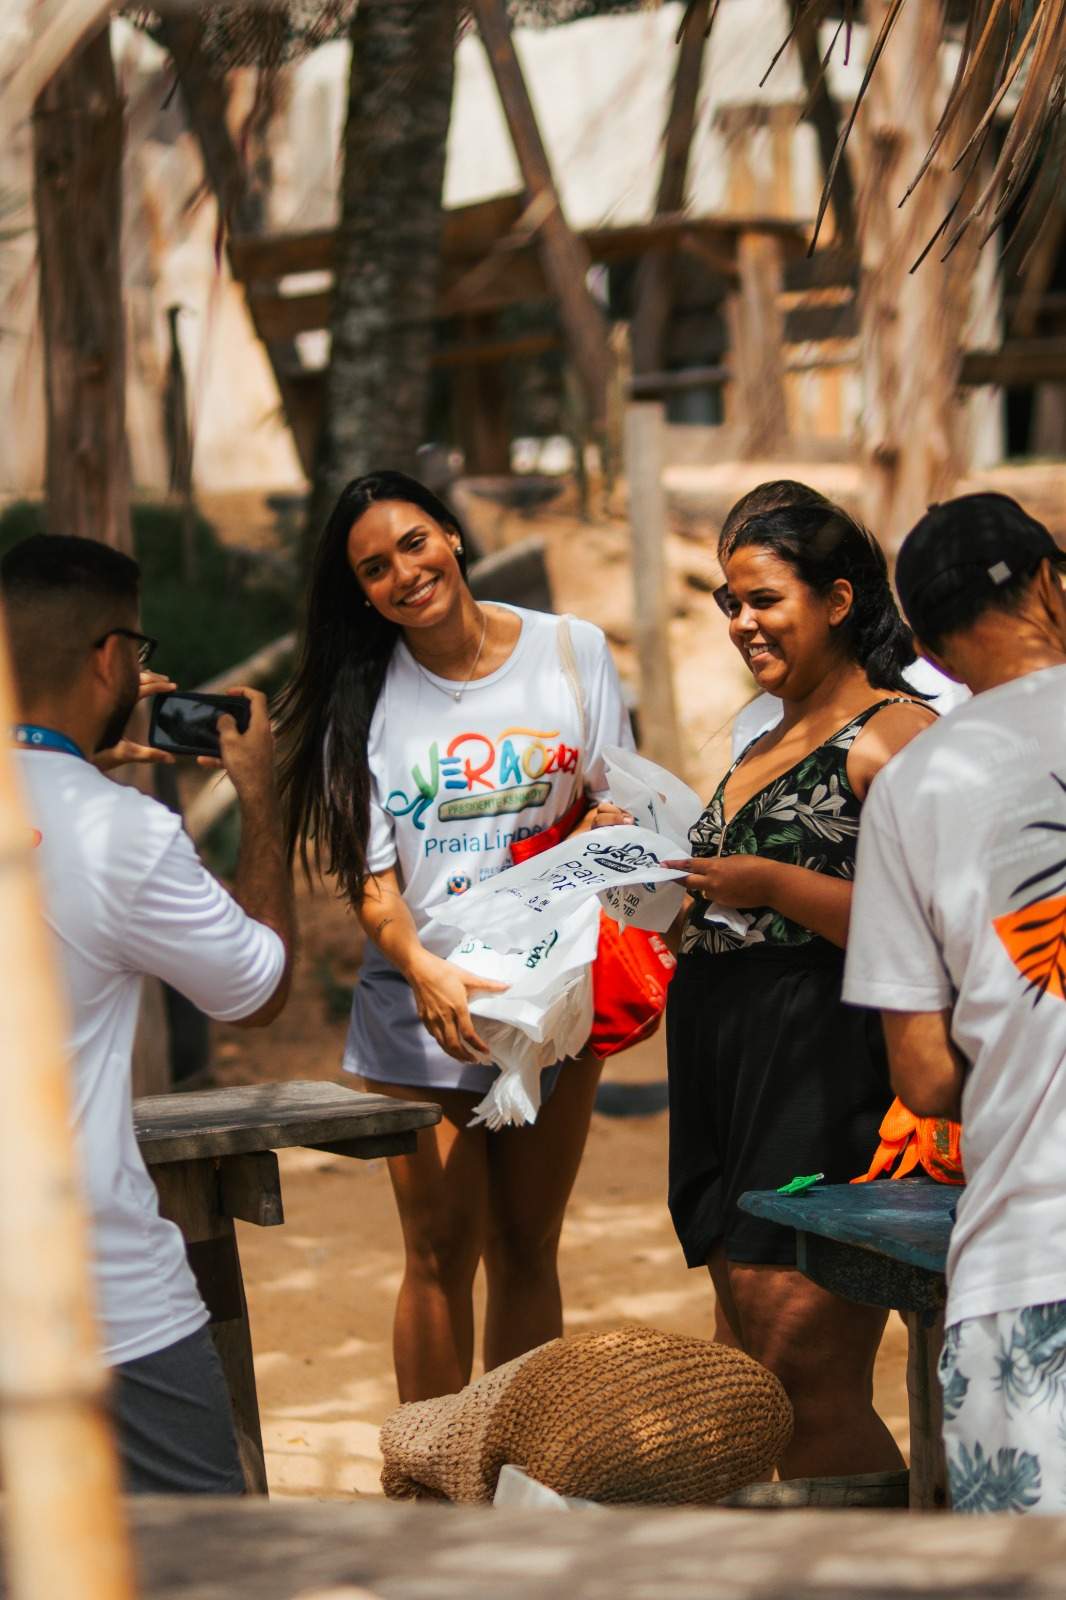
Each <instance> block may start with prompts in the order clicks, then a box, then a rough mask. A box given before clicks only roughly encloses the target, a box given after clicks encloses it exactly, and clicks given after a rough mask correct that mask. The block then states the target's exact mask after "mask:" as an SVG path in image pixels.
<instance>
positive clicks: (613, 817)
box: [574, 800, 636, 833]
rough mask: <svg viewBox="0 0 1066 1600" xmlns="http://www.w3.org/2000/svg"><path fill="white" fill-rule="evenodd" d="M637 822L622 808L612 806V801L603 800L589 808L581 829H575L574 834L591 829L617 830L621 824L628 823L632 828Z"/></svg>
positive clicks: (582, 820)
mask: <svg viewBox="0 0 1066 1600" xmlns="http://www.w3.org/2000/svg"><path fill="white" fill-rule="evenodd" d="M635 821H636V818H634V817H631V816H630V814H629V812H628V811H623V810H622V809H621V807H620V806H616V805H614V804H612V802H611V801H610V800H601V801H600V803H599V804H598V805H595V806H590V807H589V809H588V811H587V812H586V813H585V815H584V817H583V818H582V819H581V826H580V828H575V829H574V832H575V833H584V832H585V831H586V830H587V829H589V828H615V827H617V826H618V825H619V824H620V823H628V824H629V825H630V826H631V827H632V825H633V824H634V822H635Z"/></svg>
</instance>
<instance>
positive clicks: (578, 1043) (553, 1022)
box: [432, 749, 702, 1129]
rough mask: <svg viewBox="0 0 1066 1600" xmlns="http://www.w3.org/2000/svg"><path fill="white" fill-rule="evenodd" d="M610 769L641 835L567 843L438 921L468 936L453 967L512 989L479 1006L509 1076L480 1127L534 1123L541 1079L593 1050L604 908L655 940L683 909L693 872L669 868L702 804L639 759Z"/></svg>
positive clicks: (477, 1118)
mask: <svg viewBox="0 0 1066 1600" xmlns="http://www.w3.org/2000/svg"><path fill="white" fill-rule="evenodd" d="M606 759H607V781H608V784H609V790H610V797H611V800H612V801H613V802H614V804H615V805H617V806H618V807H619V808H620V809H622V810H624V811H627V812H628V813H629V814H630V816H632V817H633V818H634V819H635V822H634V824H633V825H629V824H626V825H625V826H617V827H610V828H596V829H594V830H592V831H591V832H586V833H581V834H578V835H576V836H573V837H571V838H569V839H564V840H563V841H562V842H561V843H560V844H557V845H555V846H553V847H552V848H551V849H550V850H545V851H544V852H543V854H541V855H538V856H533V857H531V858H530V859H529V860H528V861H524V862H522V863H521V864H520V865H518V866H514V867H510V868H509V869H508V870H507V871H506V872H504V873H501V874H500V876H499V877H498V878H494V879H492V880H491V881H490V882H489V883H486V884H483V885H481V886H480V887H478V888H476V889H471V890H470V891H469V892H468V893H467V894H465V895H462V896H461V897H459V898H451V899H449V900H448V901H446V902H445V903H444V904H442V905H440V906H438V907H437V908H436V909H435V910H434V912H433V913H432V920H434V921H436V922H437V923H438V924H440V925H442V926H445V927H447V928H450V929H454V930H455V932H456V933H458V934H460V935H461V938H460V940H459V943H458V944H457V945H456V946H455V948H454V949H453V950H452V952H451V954H450V956H449V958H448V959H449V960H450V961H454V962H455V963H456V965H457V966H461V967H465V968H467V970H468V971H470V972H474V973H477V975H478V976H479V977H483V978H494V979H496V980H497V981H498V982H500V983H506V984H507V985H508V988H507V989H506V990H505V991H503V992H501V993H498V994H485V995H479V996H477V997H476V998H475V999H474V1000H473V1001H472V1002H471V1005H470V1010H471V1013H472V1014H473V1015H474V1016H475V1017H477V1019H478V1031H479V1032H480V1033H481V1035H482V1037H483V1038H484V1039H485V1041H486V1043H487V1044H488V1045H489V1046H490V1048H491V1051H492V1054H491V1060H492V1061H494V1062H495V1063H496V1065H497V1066H498V1067H499V1068H500V1074H499V1076H498V1078H497V1079H496V1080H495V1082H494V1083H493V1085H492V1088H491V1089H490V1090H489V1092H488V1094H487V1095H486V1096H485V1098H484V1099H483V1100H482V1101H481V1102H480V1104H479V1105H478V1106H477V1107H476V1109H475V1112H474V1118H473V1122H472V1123H471V1126H476V1125H477V1124H480V1123H484V1124H485V1125H486V1126H487V1127H489V1128H492V1129H498V1128H504V1127H515V1126H521V1125H522V1124H524V1123H529V1122H534V1121H535V1120H536V1116H537V1112H538V1110H539V1109H540V1074H541V1070H542V1069H543V1068H544V1067H548V1066H552V1065H553V1064H554V1063H555V1062H556V1061H562V1060H565V1059H566V1058H567V1057H570V1056H575V1055H577V1054H578V1053H579V1052H580V1051H581V1050H582V1049H583V1048H584V1046H585V1043H586V1041H587V1039H588V1036H589V1033H590V1032H591V1029H592V963H593V961H594V960H595V958H596V947H597V944H598V942H599V926H600V908H601V906H602V908H603V909H604V910H605V911H606V912H607V913H608V915H609V916H611V917H613V918H614V919H615V921H616V922H618V923H620V924H622V925H623V926H627V925H628V926H631V927H635V928H645V929H648V930H649V931H652V932H656V933H665V931H666V930H667V928H669V926H670V924H671V923H672V922H673V920H674V918H675V917H676V916H677V913H678V911H679V910H680V907H681V904H682V901H683V899H684V894H685V891H684V889H683V888H682V887H681V885H680V884H679V883H678V882H677V879H678V878H679V877H681V876H683V873H681V872H680V871H678V869H677V868H673V867H664V866H662V864H661V863H662V862H663V861H664V860H669V859H671V858H677V857H680V856H687V855H688V853H689V846H688V842H687V841H688V830H689V828H690V827H691V825H692V823H693V822H694V821H695V820H696V818H697V817H698V816H699V814H700V811H701V809H702V808H701V803H700V799H699V796H698V795H697V794H696V793H695V791H694V790H692V789H690V788H689V787H688V785H687V784H685V783H682V782H681V780H680V779H679V778H675V777H674V776H673V774H672V773H669V772H666V771H665V770H664V769H663V768H662V767H657V766H656V765H655V764H654V763H653V762H651V761H646V760H645V759H644V758H643V757H642V756H638V755H636V754H634V752H633V751H631V750H621V749H610V750H608V751H607V752H606Z"/></svg>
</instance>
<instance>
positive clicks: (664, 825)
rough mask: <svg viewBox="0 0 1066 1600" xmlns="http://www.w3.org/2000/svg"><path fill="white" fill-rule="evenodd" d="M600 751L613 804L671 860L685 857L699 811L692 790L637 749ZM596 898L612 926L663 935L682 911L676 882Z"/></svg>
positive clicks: (682, 895)
mask: <svg viewBox="0 0 1066 1600" xmlns="http://www.w3.org/2000/svg"><path fill="white" fill-rule="evenodd" d="M603 753H604V760H605V763H606V767H607V786H608V791H609V793H610V796H611V799H612V800H613V802H614V804H615V805H616V806H618V807H619V808H620V809H621V810H622V811H628V812H629V814H630V816H631V817H632V818H633V820H634V822H636V824H637V825H638V827H641V828H649V829H652V830H654V832H655V833H657V834H659V835H660V837H662V838H665V839H669V840H670V841H671V848H670V852H669V856H670V857H678V856H687V855H688V854H689V853H690V850H691V846H690V845H689V843H688V831H689V829H690V828H691V827H692V824H693V823H694V822H695V821H696V819H697V818H698V816H699V814H700V812H701V811H702V810H703V805H702V802H701V801H700V797H699V795H698V794H697V793H696V791H695V789H690V788H689V786H688V784H687V783H682V781H681V779H680V778H677V777H675V776H674V774H673V773H672V772H668V771H667V770H666V768H665V767H659V766H656V764H655V762H654V761H648V760H647V759H646V758H645V757H644V756H638V755H637V753H636V751H635V750H623V749H622V748H621V747H620V746H618V745H608V746H607V748H606V749H605V750H604V752H603ZM600 898H601V903H602V905H603V909H604V910H605V911H606V912H607V915H608V916H610V917H613V918H614V920H615V921H616V922H621V923H627V922H628V923H630V924H631V925H632V926H633V927H634V928H647V929H649V930H650V931H652V932H654V933H665V931H666V929H667V928H668V927H669V926H670V924H671V923H672V922H673V920H674V918H675V917H676V916H677V913H678V912H679V911H680V910H681V905H682V902H683V901H684V898H685V890H684V888H683V887H682V886H681V884H679V883H666V884H653V883H650V884H628V885H626V886H625V887H622V886H618V887H616V888H613V889H608V890H607V891H606V892H605V893H604V894H603V895H601V897H600Z"/></svg>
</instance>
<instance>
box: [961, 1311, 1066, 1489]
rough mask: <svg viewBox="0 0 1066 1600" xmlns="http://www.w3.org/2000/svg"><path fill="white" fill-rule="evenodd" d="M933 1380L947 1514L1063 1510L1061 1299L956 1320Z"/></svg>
mask: <svg viewBox="0 0 1066 1600" xmlns="http://www.w3.org/2000/svg"><path fill="white" fill-rule="evenodd" d="M940 1385H941V1388H942V1389H943V1391H944V1446H945V1449H946V1452H947V1462H948V1484H949V1488H950V1491H951V1508H952V1510H953V1511H1015V1512H1022V1511H1029V1512H1036V1513H1043V1514H1044V1515H1049V1516H1052V1515H1054V1516H1061V1515H1062V1514H1063V1512H1066V1300H1056V1301H1053V1302H1051V1303H1050V1304H1049V1305H1042V1306H1022V1307H1021V1308H1020V1309H1018V1310H1015V1311H1000V1312H997V1313H995V1314H994V1315H991V1316H986V1317H970V1318H968V1319H966V1320H965V1321H963V1322H957V1323H955V1324H954V1325H953V1326H952V1327H950V1328H949V1329H948V1330H947V1333H946V1334H945V1336H944V1350H943V1353H942V1355H941V1357H940Z"/></svg>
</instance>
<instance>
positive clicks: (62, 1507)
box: [0, 628, 135, 1600]
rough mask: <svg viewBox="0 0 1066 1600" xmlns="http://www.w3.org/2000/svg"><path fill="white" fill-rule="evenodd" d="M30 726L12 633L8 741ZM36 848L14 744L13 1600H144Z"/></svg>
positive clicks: (6, 806) (1, 848)
mask: <svg viewBox="0 0 1066 1600" xmlns="http://www.w3.org/2000/svg"><path fill="white" fill-rule="evenodd" d="M0 633H2V628H0ZM14 720H15V703H14V695H13V693H12V684H11V675H10V669H9V665H8V659H7V645H6V640H5V639H4V638H3V637H0V729H7V728H9V727H10V726H11V724H12V722H13V721H14ZM3 743H4V744H5V745H6V740H4V741H3ZM31 840H32V835H31V832H30V823H29V819H28V817H27V815H26V812H25V810H24V808H23V801H22V796H21V793H20V790H19V786H18V780H17V774H16V771H15V764H14V761H13V760H12V757H11V754H10V752H9V751H8V750H7V749H6V748H0V971H2V972H3V974H4V1003H3V1005H2V1006H0V1302H2V1304H3V1307H4V1314H3V1317H2V1318H0V1458H2V1465H3V1478H4V1489H5V1496H6V1504H5V1507H4V1522H5V1542H6V1560H7V1566H8V1573H9V1585H10V1586H9V1589H8V1593H9V1594H10V1596H11V1600H43V1597H44V1596H55V1597H57V1600H58V1597H60V1596H62V1597H63V1600H132V1596H133V1594H134V1592H135V1586H134V1579H133V1568H132V1563H131V1559H130V1553H129V1545H128V1539H127V1534H126V1529H125V1524H124V1518H123V1514H122V1506H121V1501H120V1498H119V1475H118V1462H117V1459H116V1455H115V1450H114V1446H113V1443H112V1441H111V1436H110V1430H109V1427H108V1420H107V1415H106V1411H105V1405H104V1400H105V1392H106V1375H105V1372H104V1369H103V1366H102V1364H101V1362H100V1359H99V1355H98V1353H97V1351H98V1340H97V1336H96V1329H95V1325H94V1320H93V1312H92V1302H91V1293H90V1286H89V1238H88V1229H87V1227H86V1223H85V1217H84V1214H83V1211H82V1205H81V1197H80V1194H79V1175H78V1172H77V1166H76V1160H75V1152H74V1140H73V1135H72V1130H71V1095H70V1086H69V1081H68V1066H67V1052H66V1039H65V1009H66V1008H65V1003H64V997H63V995H62V993H61V990H60V985H59V982H58V979H57V976H56V973H55V970H54V965H53V961H54V956H53V951H52V947H51V941H50V938H49V935H48V929H47V927H46V925H45V920H44V916H43V914H42V908H41V901H40V895H39V891H38V887H37V881H36V876H35V873H34V870H33V850H32V844H31Z"/></svg>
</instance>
